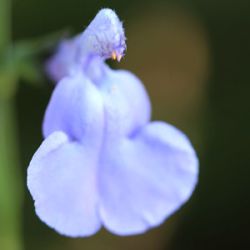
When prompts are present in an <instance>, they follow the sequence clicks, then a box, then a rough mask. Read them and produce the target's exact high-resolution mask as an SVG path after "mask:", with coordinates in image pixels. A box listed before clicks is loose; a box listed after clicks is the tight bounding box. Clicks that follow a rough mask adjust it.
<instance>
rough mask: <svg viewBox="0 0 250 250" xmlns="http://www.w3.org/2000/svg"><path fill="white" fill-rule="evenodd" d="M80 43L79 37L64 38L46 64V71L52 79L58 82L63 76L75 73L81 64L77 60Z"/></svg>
mask: <svg viewBox="0 0 250 250" xmlns="http://www.w3.org/2000/svg"><path fill="white" fill-rule="evenodd" d="M77 50H79V49H78V43H77V38H74V39H68V40H63V41H62V42H61V43H60V44H59V46H58V48H57V50H56V53H55V55H53V56H52V57H51V58H50V59H49V60H48V62H47V64H46V72H47V73H48V75H49V76H50V78H51V79H52V80H54V81H55V82H58V81H59V80H61V79H62V78H63V77H65V76H68V75H71V74H73V73H75V71H76V70H77V69H79V67H80V64H79V62H78V60H77Z"/></svg>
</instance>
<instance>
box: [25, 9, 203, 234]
mask: <svg viewBox="0 0 250 250" xmlns="http://www.w3.org/2000/svg"><path fill="white" fill-rule="evenodd" d="M125 48H126V47H125V36H124V31H123V28H122V24H121V22H120V21H119V19H118V17H117V16H116V15H115V13H114V12H113V11H112V10H109V9H103V10H101V11H100V12H99V13H98V14H97V16H96V17H95V19H94V20H93V21H92V22H91V24H90V25H89V27H88V28H87V29H86V30H85V31H84V33H83V34H81V35H79V36H77V37H76V38H74V39H72V40H68V41H66V42H63V44H62V45H61V46H60V48H59V50H58V52H57V54H56V55H55V56H54V57H53V58H52V59H51V61H50V62H49V67H48V69H49V71H50V74H51V75H52V76H53V77H54V78H55V79H61V80H60V81H59V83H58V84H57V85H56V88H55V90H54V92H53V94H52V97H51V100H50V102H49V105H48V107H47V110H46V114H45V118H44V123H43V133H44V137H45V140H44V141H43V143H42V145H41V146H40V148H39V149H38V150H37V152H36V153H35V155H34V156H33V158H32V160H31V162H30V165H29V168H28V187H29V190H30V192H31V194H32V197H33V199H34V200H35V208H36V213H37V215H38V216H39V218H40V219H41V220H42V221H44V222H45V223H46V224H47V225H49V226H50V227H52V228H54V229H55V230H56V231H57V232H59V233H61V234H64V235H67V236H72V237H78V236H88V235H92V234H94V233H96V232H97V231H98V230H99V229H100V228H101V227H102V226H104V227H105V228H106V229H108V230H109V231H111V232H113V233H115V234H119V235H131V234H138V233H142V232H144V231H146V230H148V229H150V228H152V227H155V226H157V225H159V224H161V223H162V222H164V220H165V219H166V218H167V217H169V216H170V215H171V214H172V213H173V212H175V211H176V210H177V209H178V208H179V207H180V206H181V205H182V204H183V203H184V202H186V201H187V200H188V199H189V197H190V195H191V194H192V192H193V189H194V187H195V185H196V182H197V175H198V160H197V157H196V154H195V151H194V150H193V148H192V146H191V144H190V142H189V140H188V139H187V137H186V136H185V135H184V134H183V133H182V132H180V131H179V130H177V129H176V128H174V127H173V126H171V125H169V124H166V123H164V122H150V115H151V114H150V113H151V112H150V102H149V98H148V95H147V93H146V91H145V89H144V87H143V85H142V84H141V82H140V80H139V79H138V78H137V77H136V76H134V75H133V74H132V73H130V72H128V71H124V70H112V69H110V68H109V67H108V66H107V65H106V64H105V59H107V58H109V57H113V58H117V59H120V57H121V56H122V55H123V53H124V50H125Z"/></svg>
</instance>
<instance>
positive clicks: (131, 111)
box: [96, 68, 151, 142]
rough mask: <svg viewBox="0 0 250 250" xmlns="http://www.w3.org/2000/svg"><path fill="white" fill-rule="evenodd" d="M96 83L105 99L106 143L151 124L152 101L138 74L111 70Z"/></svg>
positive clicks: (129, 134)
mask: <svg viewBox="0 0 250 250" xmlns="http://www.w3.org/2000/svg"><path fill="white" fill-rule="evenodd" d="M96 83H97V86H99V89H100V91H101V94H102V97H103V103H104V109H105V123H106V127H105V128H106V130H105V136H106V137H105V140H106V141H112V142H113V140H114V139H115V138H119V137H120V136H131V135H132V134H133V133H135V132H136V131H137V130H138V129H140V128H141V127H143V126H144V125H145V124H147V123H148V122H149V120H150V116H151V106H150V100H149V97H148V95H147V92H146V90H145V88H144V86H143V84H142V83H141V81H140V80H139V79H138V78H137V77H136V76H135V75H133V74H132V73H130V72H129V71H125V70H112V69H109V68H107V69H106V72H105V74H104V75H103V77H102V78H101V79H100V80H99V81H97V82H96Z"/></svg>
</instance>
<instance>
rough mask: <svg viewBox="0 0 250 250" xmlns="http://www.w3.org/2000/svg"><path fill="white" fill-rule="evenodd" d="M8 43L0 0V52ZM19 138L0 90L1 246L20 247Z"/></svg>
mask: <svg viewBox="0 0 250 250" xmlns="http://www.w3.org/2000/svg"><path fill="white" fill-rule="evenodd" d="M10 43H11V1H10V0H0V56H1V54H2V53H1V52H3V51H4V50H5V49H6V48H7V47H8V46H9V45H10ZM13 79H14V78H13V77H12V76H9V77H8V74H5V72H0V85H2V86H10V85H12V84H13ZM17 145H18V140H17V128H16V115H15V108H14V98H13V96H8V98H7V97H4V95H1V93H0V249H3V250H21V249H22V244H21V237H20V232H21V223H20V222H21V213H20V211H21V206H22V195H23V192H22V190H23V187H22V184H21V175H20V173H21V172H20V171H21V169H20V166H19V164H18V148H17Z"/></svg>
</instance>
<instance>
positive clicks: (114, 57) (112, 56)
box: [111, 51, 118, 60]
mask: <svg viewBox="0 0 250 250" xmlns="http://www.w3.org/2000/svg"><path fill="white" fill-rule="evenodd" d="M111 58H112V59H113V60H116V59H117V60H118V57H117V55H116V52H115V51H113V52H112V54H111Z"/></svg>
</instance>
